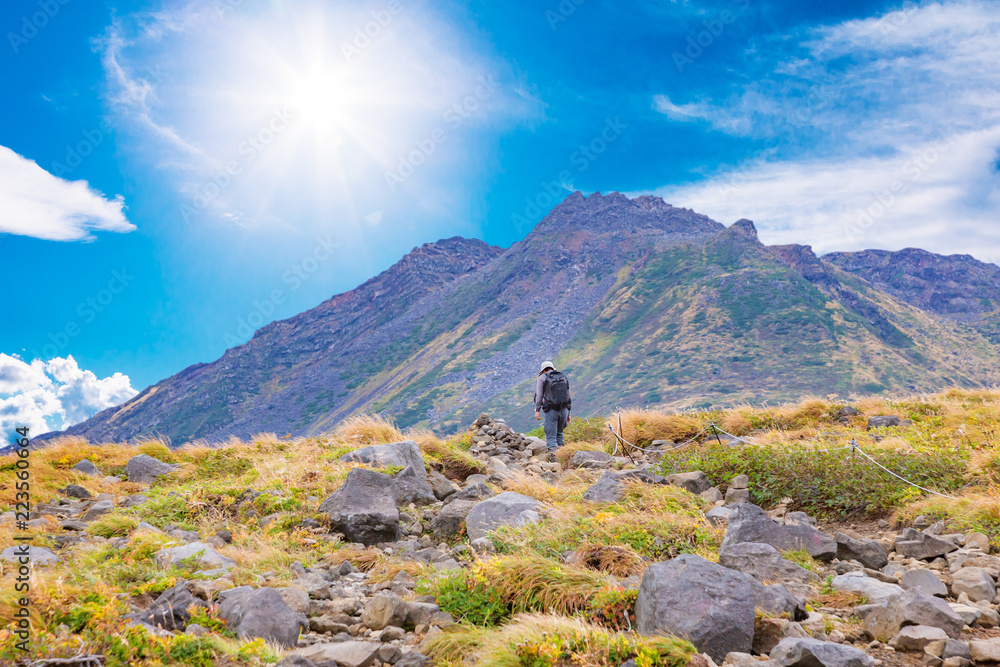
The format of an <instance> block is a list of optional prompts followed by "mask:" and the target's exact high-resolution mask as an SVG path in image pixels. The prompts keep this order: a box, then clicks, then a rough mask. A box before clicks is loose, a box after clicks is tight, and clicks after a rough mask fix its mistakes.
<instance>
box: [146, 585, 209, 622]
mask: <svg viewBox="0 0 1000 667" xmlns="http://www.w3.org/2000/svg"><path fill="white" fill-rule="evenodd" d="M191 607H208V603H207V602H205V601H204V600H201V599H199V598H197V597H195V596H194V595H192V594H191V591H190V590H189V587H188V582H186V581H182V582H180V583H178V584H176V585H175V586H174V587H173V588H168V589H167V590H165V591H163V592H162V593H160V596H159V597H158V598H156V600H155V601H154V602H153V604H151V605H150V606H149V608H148V609H146V610H145V611H142V612H138V613H136V614H132V615H131V616H129V618H131V619H132V620H135V621H139V622H141V623H148V624H149V625H154V626H156V627H158V628H163V629H164V630H172V631H173V630H180V631H183V630H184V629H185V628H186V627H187V624H188V622H189V621H190V620H191V612H190V609H191Z"/></svg>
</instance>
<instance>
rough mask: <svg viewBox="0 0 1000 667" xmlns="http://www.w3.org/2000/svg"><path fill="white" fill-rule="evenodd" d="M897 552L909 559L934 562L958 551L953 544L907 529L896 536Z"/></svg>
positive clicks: (913, 529)
mask: <svg viewBox="0 0 1000 667" xmlns="http://www.w3.org/2000/svg"><path fill="white" fill-rule="evenodd" d="M895 546H896V551H897V552H898V553H900V554H902V555H903V556H907V557H909V558H917V559H920V560H933V559H935V558H937V557H938V556H944V555H945V554H948V553H951V552H952V551H955V550H957V549H958V547H957V546H955V544H954V543H953V542H950V541H948V540H945V539H942V538H940V537H936V536H934V535H929V534H928V533H923V532H921V531H919V530H917V529H915V528H907V529H905V530H904V531H903V532H902V533H900V534H899V535H897V536H896V541H895Z"/></svg>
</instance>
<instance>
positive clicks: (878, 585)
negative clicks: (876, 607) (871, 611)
mask: <svg viewBox="0 0 1000 667" xmlns="http://www.w3.org/2000/svg"><path fill="white" fill-rule="evenodd" d="M830 586H831V587H832V588H833V590H835V591H845V592H848V593H858V594H860V595H864V596H865V597H867V598H868V601H869V602H874V603H878V602H882V601H883V600H887V599H889V598H891V597H892V596H893V595H899V594H900V593H902V592H903V589H902V588H901V587H900V586H897V585H896V584H889V583H886V582H884V581H879V580H878V579H873V578H872V577H869V576H866V575H865V573H864V572H848V573H846V574H842V575H840V576H837V577H834V578H833V581H831V582H830Z"/></svg>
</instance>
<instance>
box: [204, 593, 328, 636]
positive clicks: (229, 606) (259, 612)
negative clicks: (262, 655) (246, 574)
mask: <svg viewBox="0 0 1000 667" xmlns="http://www.w3.org/2000/svg"><path fill="white" fill-rule="evenodd" d="M219 600H220V603H219V618H221V619H222V620H224V621H225V622H226V626H227V627H228V628H229V629H230V630H232V631H233V632H235V633H236V635H237V636H238V637H240V638H241V639H256V638H258V637H260V638H262V639H264V640H266V641H271V642H275V643H277V644H281V645H282V646H286V647H289V646H295V644H296V643H297V642H298V639H299V631H300V630H305V629H307V628H308V627H309V625H308V623H307V621H306V617H305V615H304V614H297V613H295V612H294V611H292V609H291V607H289V606H288V605H287V604H285V601H284V600H283V599H282V597H281V594H280V593H279V592H278V591H277V590H275V589H273V588H258V589H256V590H254V589H253V588H250V587H249V586H240V587H239V588H233V589H232V590H228V591H220V592H219Z"/></svg>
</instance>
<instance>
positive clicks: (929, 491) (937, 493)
mask: <svg viewBox="0 0 1000 667" xmlns="http://www.w3.org/2000/svg"><path fill="white" fill-rule="evenodd" d="M851 442H852V443H853V444H854V449H856V450H857V452H858V454H861V456H863V457H865V458H866V459H868V460H869V461H871V462H872V463H874V464H875V465H877V466H878V467H879V468H881V469H882V470H884V471H886V472H887V473H889V474H890V475H892V476H893V477H895V478H896V479H899V480H902V481H904V482H906V483H907V484H909V485H910V486H914V487H916V488H918V489H920V490H921V491H926V492H927V493H933V494H934V495H935V496H941V497H942V498H948V499H949V500H958V498H956V497H955V496H949V495H948V494H946V493H939V492H938V491H933V490H931V489H925V488H924V487H922V486H920V485H919V484H916V483H914V482H911V481H910V480H908V479H906V478H905V477H902V476H900V475H897V474H896V473H894V472H893V471H891V470H889V469H888V468H886V467H885V466H884V465H882V464H881V463H879V462H878V461H876V460H875V459H873V458H872V457H870V456H869V455H868V453H867V452H866V451H865V450H863V449H861V447H858V446H857V443H855V442H854V441H853V440H852V441H851Z"/></svg>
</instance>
